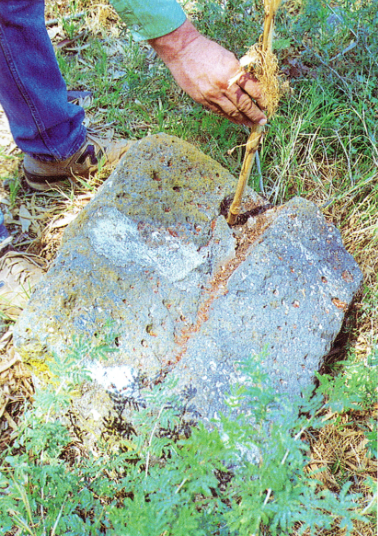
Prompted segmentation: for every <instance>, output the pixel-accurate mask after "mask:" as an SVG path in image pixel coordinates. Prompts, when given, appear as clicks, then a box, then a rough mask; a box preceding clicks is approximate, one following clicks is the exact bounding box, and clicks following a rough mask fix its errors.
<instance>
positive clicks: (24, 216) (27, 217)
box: [18, 205, 33, 233]
mask: <svg viewBox="0 0 378 536" xmlns="http://www.w3.org/2000/svg"><path fill="white" fill-rule="evenodd" d="M18 215H19V218H20V223H21V229H22V232H23V233H26V232H27V231H28V230H29V227H30V224H31V222H32V219H33V216H32V215H31V214H30V212H29V211H28V209H27V208H26V206H25V205H21V206H20V210H19V213H18Z"/></svg>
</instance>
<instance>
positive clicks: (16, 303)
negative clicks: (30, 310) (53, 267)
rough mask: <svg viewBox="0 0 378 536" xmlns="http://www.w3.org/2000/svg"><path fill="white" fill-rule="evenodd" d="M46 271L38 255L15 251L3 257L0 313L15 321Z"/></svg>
mask: <svg viewBox="0 0 378 536" xmlns="http://www.w3.org/2000/svg"><path fill="white" fill-rule="evenodd" d="M46 271H47V262H46V261H45V259H42V258H41V257H38V255H30V254H27V253H18V252H17V251H10V252H9V253H7V254H6V255H4V256H3V257H2V258H1V259H0V313H2V315H3V316H5V317H6V318H9V319H12V320H15V319H16V318H17V317H18V316H19V314H20V313H21V311H22V309H24V308H25V305H26V304H27V302H28V300H29V298H30V295H31V293H32V292H33V289H34V287H35V285H36V284H37V283H38V281H39V280H40V279H41V277H42V276H43V274H44V273H45V272H46Z"/></svg>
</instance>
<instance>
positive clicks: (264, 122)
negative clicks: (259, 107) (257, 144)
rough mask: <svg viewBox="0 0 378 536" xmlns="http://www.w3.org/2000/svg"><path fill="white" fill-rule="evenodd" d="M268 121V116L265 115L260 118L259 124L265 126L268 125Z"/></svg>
mask: <svg viewBox="0 0 378 536" xmlns="http://www.w3.org/2000/svg"><path fill="white" fill-rule="evenodd" d="M267 122H268V120H267V118H266V117H263V118H262V119H260V121H259V125H261V126H263V125H266V124H267Z"/></svg>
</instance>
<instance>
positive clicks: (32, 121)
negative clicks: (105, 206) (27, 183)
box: [0, 0, 86, 160]
mask: <svg viewBox="0 0 378 536" xmlns="http://www.w3.org/2000/svg"><path fill="white" fill-rule="evenodd" d="M44 9H45V3H44V0H0V103H1V105H2V106H3V108H4V111H5V113H6V115H7V117H8V121H9V125H10V129H11V132H12V135H13V138H14V141H15V143H16V144H17V145H18V147H19V148H20V149H21V150H22V151H23V152H25V153H27V154H29V155H31V156H33V157H34V158H37V159H39V160H65V159H66V158H68V157H70V156H72V155H73V154H74V153H75V152H76V151H77V150H78V149H80V147H81V146H82V145H83V143H84V140H85V136H86V131H85V128H84V126H83V124H82V122H83V119H84V110H83V109H82V108H81V107H80V106H76V105H74V104H70V103H68V102H67V89H66V84H65V82H64V80H63V78H62V75H61V73H60V71H59V67H58V63H57V61H56V58H55V54H54V49H53V47H52V44H51V41H50V38H49V36H48V34H47V31H46V26H45V17H44Z"/></svg>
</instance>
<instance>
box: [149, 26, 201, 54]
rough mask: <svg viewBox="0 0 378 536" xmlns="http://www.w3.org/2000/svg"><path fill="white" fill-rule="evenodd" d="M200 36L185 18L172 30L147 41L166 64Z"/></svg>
mask: <svg viewBox="0 0 378 536" xmlns="http://www.w3.org/2000/svg"><path fill="white" fill-rule="evenodd" d="M200 36H201V34H200V33H199V31H198V30H197V29H196V28H195V26H193V24H192V23H191V22H190V21H189V20H188V19H186V21H185V22H184V24H182V25H181V26H179V27H178V28H177V29H176V30H174V31H173V32H170V33H169V34H166V35H162V36H161V37H156V38H155V39H149V40H148V42H149V44H150V45H151V46H152V48H153V49H154V50H155V52H156V53H157V54H158V55H159V56H160V58H161V59H162V60H163V61H164V63H167V64H168V63H170V62H171V61H172V60H174V59H175V58H177V56H179V55H180V54H182V53H183V52H184V51H185V49H186V48H187V47H188V46H189V45H190V44H191V43H193V41H195V40H196V39H198V38H199V37H200Z"/></svg>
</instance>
